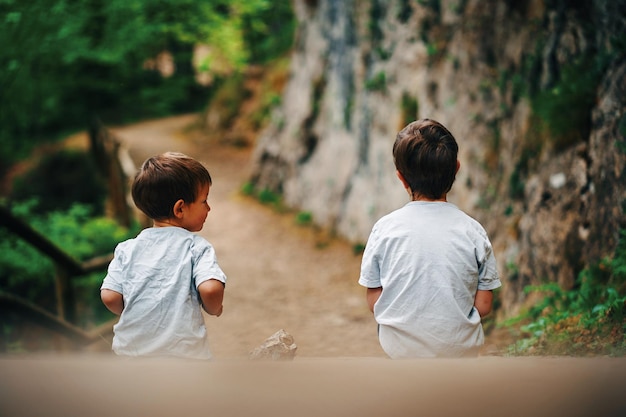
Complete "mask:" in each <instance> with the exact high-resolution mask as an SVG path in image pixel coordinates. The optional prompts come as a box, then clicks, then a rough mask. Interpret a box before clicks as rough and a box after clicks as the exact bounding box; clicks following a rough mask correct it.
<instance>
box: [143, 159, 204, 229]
mask: <svg viewBox="0 0 626 417" xmlns="http://www.w3.org/2000/svg"><path fill="white" fill-rule="evenodd" d="M211 184H212V180H211V175H210V174H209V171H208V170H207V169H206V168H205V167H204V165H202V164H201V163H200V162H198V161H196V160H195V159H193V158H191V157H189V156H187V155H184V154H182V153H177V152H166V153H163V154H161V155H157V156H153V157H152V158H148V159H147V160H146V161H145V162H144V163H143V164H142V166H141V168H140V169H139V172H138V173H137V175H136V176H135V180H134V181H133V185H132V190H131V192H132V196H133V201H134V202H135V205H136V206H137V207H138V208H139V210H141V211H142V212H144V213H145V214H146V216H148V217H150V218H151V219H153V220H164V219H169V218H172V217H173V216H174V213H173V209H174V205H175V204H176V202H177V201H178V200H183V201H184V202H185V203H188V204H191V203H192V202H194V201H195V200H196V198H197V197H198V193H199V192H200V190H201V188H202V187H203V186H206V185H209V186H210V185H211Z"/></svg>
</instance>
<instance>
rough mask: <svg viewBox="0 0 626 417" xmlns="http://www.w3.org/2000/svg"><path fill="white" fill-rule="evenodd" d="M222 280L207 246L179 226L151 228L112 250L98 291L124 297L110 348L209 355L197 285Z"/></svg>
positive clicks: (148, 353) (156, 353) (198, 356)
mask: <svg viewBox="0 0 626 417" xmlns="http://www.w3.org/2000/svg"><path fill="white" fill-rule="evenodd" d="M209 279H216V280H218V281H221V282H223V283H226V276H225V275H224V273H223V272H222V270H221V269H220V267H219V265H218V264H217V259H216V256H215V251H214V249H213V246H211V244H210V243H209V242H207V241H206V239H204V238H202V237H201V236H198V235H196V234H194V233H191V232H189V231H187V230H185V229H182V228H179V227H153V228H149V229H145V230H143V231H142V232H141V233H140V234H139V235H138V236H137V237H136V238H134V239H129V240H127V241H125V242H122V243H120V244H119V245H117V247H116V248H115V255H114V258H113V260H112V261H111V263H110V265H109V268H108V273H107V275H106V277H105V278H104V282H103V283H102V287H101V289H109V290H113V291H116V292H118V293H120V294H122V295H123V296H124V310H123V311H122V314H121V316H120V319H119V321H118V323H117V324H116V325H115V326H114V328H113V330H114V333H115V335H114V337H113V351H114V352H115V353H117V354H118V355H124V356H178V357H186V358H196V359H209V358H211V352H210V350H209V345H208V340H207V335H206V328H205V326H204V319H203V316H202V312H201V308H202V307H201V304H200V301H199V293H198V290H197V288H198V286H199V285H200V284H201V283H202V282H204V281H207V280H209Z"/></svg>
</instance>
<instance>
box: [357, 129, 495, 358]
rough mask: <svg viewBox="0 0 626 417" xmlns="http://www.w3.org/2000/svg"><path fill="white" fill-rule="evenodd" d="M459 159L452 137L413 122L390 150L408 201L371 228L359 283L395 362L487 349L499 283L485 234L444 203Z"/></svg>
mask: <svg viewBox="0 0 626 417" xmlns="http://www.w3.org/2000/svg"><path fill="white" fill-rule="evenodd" d="M457 154H458V145H457V143H456V140H455V139H454V137H453V136H452V134H451V133H450V132H449V131H448V130H447V129H446V128H445V127H444V126H443V125H441V124H440V123H438V122H436V121H434V120H429V119H422V120H418V121H415V122H412V123H410V124H409V125H408V126H406V127H405V128H404V129H403V130H401V131H400V132H399V133H398V135H397V137H396V141H395V143H394V145H393V157H394V162H395V165H396V170H397V171H396V174H397V176H398V178H399V179H400V181H401V182H402V184H403V186H404V187H405V189H406V190H407V192H408V193H409V196H410V198H411V202H409V203H407V204H406V205H405V206H404V207H402V208H400V209H398V210H395V211H393V212H392V213H390V214H388V215H386V216H384V217H382V218H381V219H379V220H378V221H377V222H376V224H375V225H374V227H373V228H372V231H371V234H370V237H369V239H368V241H367V245H366V247H365V251H364V253H363V259H362V263H361V274H360V277H359V284H361V285H362V286H364V287H366V288H367V295H366V298H367V303H368V306H369V308H370V310H371V311H372V312H373V313H374V318H375V319H376V321H377V323H378V325H379V333H378V336H379V341H380V344H381V346H382V348H383V350H384V351H385V352H386V353H387V355H389V357H391V358H394V359H395V358H416V357H465V356H476V355H478V351H479V349H480V347H481V346H482V345H483V343H484V334H483V329H482V325H481V317H484V316H485V315H486V314H489V313H490V312H491V308H492V301H493V293H492V290H493V289H495V288H498V287H500V286H501V283H500V280H499V278H498V273H497V270H496V261H495V257H494V254H493V249H492V247H491V243H490V241H489V238H488V236H487V233H486V232H485V230H484V228H483V227H482V226H481V225H480V224H479V223H478V222H477V221H476V220H474V219H473V218H471V217H469V216H468V215H467V214H465V213H464V212H462V211H461V210H460V209H458V208H457V207H456V206H455V205H453V204H451V203H448V202H447V200H446V195H447V193H448V192H449V191H450V189H451V188H452V184H453V183H454V179H455V177H456V173H457V171H458V169H459V166H460V164H459V161H458V159H457Z"/></svg>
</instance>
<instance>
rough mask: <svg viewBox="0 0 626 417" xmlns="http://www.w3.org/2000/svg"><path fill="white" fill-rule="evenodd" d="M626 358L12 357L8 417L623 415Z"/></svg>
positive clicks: (0, 410) (1, 383)
mask: <svg viewBox="0 0 626 417" xmlns="http://www.w3.org/2000/svg"><path fill="white" fill-rule="evenodd" d="M625 380H626V359H616V358H503V357H481V358H478V359H436V360H426V359H422V360H410V361H392V360H389V359H382V358H333V359H330V358H303V359H300V358H297V357H296V359H295V360H294V361H292V362H253V361H248V360H245V359H232V360H216V361H213V362H200V361H185V360H156V359H139V360H128V359H120V358H117V357H113V356H110V355H84V356H82V355H76V356H23V357H20V356H14V357H3V358H0V415H1V416H11V417H21V416H28V417H30V416H44V415H45V416H48V417H56V416H63V417H66V416H99V417H107V416H116V417H122V416H152V417H159V416H174V415H214V416H222V417H228V416H247V415H254V416H294V417H295V416H297V417H306V416H316V417H317V416H322V415H326V416H333V417H336V416H358V417H367V416H387V417H391V416H403V417H405V416H417V415H423V416H429V417H436V416H461V415H464V416H479V415H480V416H498V417H500V416H509V417H512V416H534V417H540V416H546V417H548V416H549V417H555V416H568V417H576V416H581V417H583V416H603V417H606V416H623V415H626V397H625V396H624V388H623V383H624V381H625Z"/></svg>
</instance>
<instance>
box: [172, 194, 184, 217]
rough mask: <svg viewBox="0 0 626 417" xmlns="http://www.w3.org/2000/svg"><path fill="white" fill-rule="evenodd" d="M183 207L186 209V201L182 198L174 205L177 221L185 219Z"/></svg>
mask: <svg viewBox="0 0 626 417" xmlns="http://www.w3.org/2000/svg"><path fill="white" fill-rule="evenodd" d="M183 207H185V201H184V200H183V199H182V198H181V199H180V200H178V201H177V202H175V203H174V209H173V212H174V216H175V217H176V218H177V219H180V218H181V217H183Z"/></svg>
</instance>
